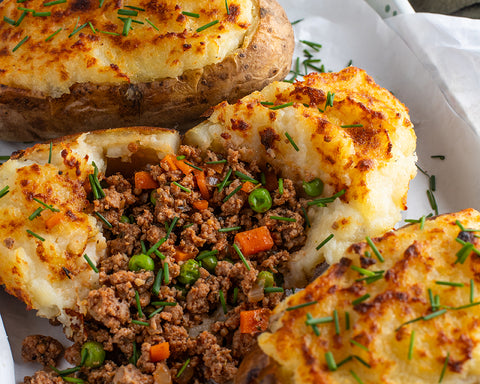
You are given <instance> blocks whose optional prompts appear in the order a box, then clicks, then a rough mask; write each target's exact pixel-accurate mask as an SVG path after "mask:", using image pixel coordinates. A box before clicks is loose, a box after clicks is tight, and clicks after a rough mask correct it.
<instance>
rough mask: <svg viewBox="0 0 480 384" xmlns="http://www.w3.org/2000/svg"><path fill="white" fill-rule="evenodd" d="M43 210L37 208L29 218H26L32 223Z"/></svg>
mask: <svg viewBox="0 0 480 384" xmlns="http://www.w3.org/2000/svg"><path fill="white" fill-rule="evenodd" d="M44 210H45V209H44V208H42V207H38V208H37V209H36V210H35V211H34V212H33V213H32V214H31V215H30V216H28V220H30V221H32V220H33V219H35V218H36V217H37V216H38V215H40V214H41V213H42V212H43V211H44Z"/></svg>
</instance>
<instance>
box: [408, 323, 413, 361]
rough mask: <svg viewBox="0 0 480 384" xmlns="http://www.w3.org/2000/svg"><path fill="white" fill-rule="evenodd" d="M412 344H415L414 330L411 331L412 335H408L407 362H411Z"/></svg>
mask: <svg viewBox="0 0 480 384" xmlns="http://www.w3.org/2000/svg"><path fill="white" fill-rule="evenodd" d="M414 342H415V330H412V333H411V334H410V345H409V347H408V360H412V357H413V343H414Z"/></svg>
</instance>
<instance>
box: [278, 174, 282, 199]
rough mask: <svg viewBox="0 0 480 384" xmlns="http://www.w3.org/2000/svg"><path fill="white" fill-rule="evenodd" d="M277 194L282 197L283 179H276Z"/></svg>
mask: <svg viewBox="0 0 480 384" xmlns="http://www.w3.org/2000/svg"><path fill="white" fill-rule="evenodd" d="M278 193H279V194H280V195H283V179H282V178H281V177H280V178H279V179H278Z"/></svg>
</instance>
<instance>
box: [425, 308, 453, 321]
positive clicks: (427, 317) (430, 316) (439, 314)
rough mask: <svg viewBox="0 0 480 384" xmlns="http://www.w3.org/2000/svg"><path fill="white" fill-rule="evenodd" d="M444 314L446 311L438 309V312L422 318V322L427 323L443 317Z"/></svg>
mask: <svg viewBox="0 0 480 384" xmlns="http://www.w3.org/2000/svg"><path fill="white" fill-rule="evenodd" d="M445 312H447V310H446V309H440V310H438V311H435V312H432V313H430V314H429V315H426V316H423V320H425V321H427V320H430V319H433V318H435V317H438V316H441V315H443V314H444V313H445Z"/></svg>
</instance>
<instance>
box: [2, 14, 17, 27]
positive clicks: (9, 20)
mask: <svg viewBox="0 0 480 384" xmlns="http://www.w3.org/2000/svg"><path fill="white" fill-rule="evenodd" d="M3 21H5V22H6V23H8V24H10V25H13V26H15V23H16V21H15V20H13V19H10V18H9V17H7V16H3Z"/></svg>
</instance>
